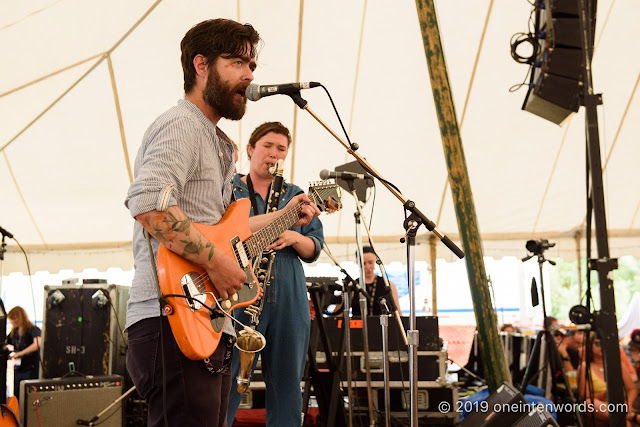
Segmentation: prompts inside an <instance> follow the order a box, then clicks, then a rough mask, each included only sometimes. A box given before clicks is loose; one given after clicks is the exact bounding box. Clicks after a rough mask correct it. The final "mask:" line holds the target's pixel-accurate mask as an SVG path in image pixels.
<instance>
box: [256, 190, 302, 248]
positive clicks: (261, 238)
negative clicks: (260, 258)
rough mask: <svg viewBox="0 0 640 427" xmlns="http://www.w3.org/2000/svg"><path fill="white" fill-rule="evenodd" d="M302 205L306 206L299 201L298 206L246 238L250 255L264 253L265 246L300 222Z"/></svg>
mask: <svg viewBox="0 0 640 427" xmlns="http://www.w3.org/2000/svg"><path fill="white" fill-rule="evenodd" d="M302 206H304V203H303V202H300V203H298V205H297V206H295V207H293V208H292V209H289V210H288V211H286V212H285V213H283V214H282V215H280V216H279V217H278V218H276V219H275V220H274V221H273V222H272V223H270V224H269V225H267V226H264V227H262V228H261V229H260V230H258V231H256V232H255V233H253V235H252V236H251V237H249V238H248V239H247V240H245V242H244V243H245V245H246V246H247V250H248V252H249V257H250V258H253V257H255V256H257V255H259V254H260V253H262V251H263V250H264V248H266V247H267V246H269V244H270V243H271V242H273V241H274V240H276V239H277V238H278V236H279V235H281V234H282V233H284V232H285V231H286V230H287V229H288V228H289V227H291V226H292V225H293V224H295V223H296V222H298V219H299V218H300V212H301V211H302Z"/></svg>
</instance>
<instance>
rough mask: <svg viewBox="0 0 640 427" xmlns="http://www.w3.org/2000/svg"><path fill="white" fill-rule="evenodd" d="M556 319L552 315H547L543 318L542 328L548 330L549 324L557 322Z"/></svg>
mask: <svg viewBox="0 0 640 427" xmlns="http://www.w3.org/2000/svg"><path fill="white" fill-rule="evenodd" d="M557 321H558V319H556V318H555V317H553V316H547V317H545V318H544V329H545V330H549V329H550V328H551V326H552V325H553V323H555V322H557Z"/></svg>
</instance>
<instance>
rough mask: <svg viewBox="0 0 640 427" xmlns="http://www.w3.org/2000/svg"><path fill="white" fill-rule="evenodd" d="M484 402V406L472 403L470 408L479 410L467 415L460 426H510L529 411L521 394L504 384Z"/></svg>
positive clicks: (480, 403) (479, 403) (481, 403)
mask: <svg viewBox="0 0 640 427" xmlns="http://www.w3.org/2000/svg"><path fill="white" fill-rule="evenodd" d="M485 402H486V404H483V403H484V402H473V403H474V405H472V406H473V407H475V408H477V409H479V410H478V411H476V412H472V413H470V414H469V415H467V416H466V417H465V418H464V420H462V422H461V423H460V426H461V427H463V426H472V427H475V426H482V427H490V426H507V425H508V426H512V425H514V424H515V423H516V421H518V420H520V419H521V418H522V417H523V416H524V415H525V414H526V413H527V412H528V410H529V406H528V405H527V401H526V400H524V397H523V396H522V394H521V393H520V392H519V391H518V390H517V389H516V388H515V387H514V386H512V385H511V384H509V383H506V382H505V383H503V384H502V385H501V386H500V387H499V388H498V390H496V392H495V393H493V394H491V395H489V397H487V400H486V401H485ZM463 407H464V405H463ZM505 408H508V409H505ZM518 409H519V410H518Z"/></svg>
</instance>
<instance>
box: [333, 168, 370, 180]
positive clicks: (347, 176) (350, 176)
mask: <svg viewBox="0 0 640 427" xmlns="http://www.w3.org/2000/svg"><path fill="white" fill-rule="evenodd" d="M329 178H335V179H344V180H345V181H348V180H355V179H373V177H372V176H371V175H369V174H367V173H353V172H335V171H334V172H330V171H328V170H326V169H323V170H321V171H320V179H329Z"/></svg>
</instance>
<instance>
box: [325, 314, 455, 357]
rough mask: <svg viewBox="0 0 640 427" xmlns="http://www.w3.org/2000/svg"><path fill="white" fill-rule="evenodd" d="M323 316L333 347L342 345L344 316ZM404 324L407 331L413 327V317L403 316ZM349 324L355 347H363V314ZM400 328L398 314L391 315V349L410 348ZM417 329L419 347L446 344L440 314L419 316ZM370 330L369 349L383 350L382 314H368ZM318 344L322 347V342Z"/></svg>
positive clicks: (434, 349)
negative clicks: (441, 336)
mask: <svg viewBox="0 0 640 427" xmlns="http://www.w3.org/2000/svg"><path fill="white" fill-rule="evenodd" d="M322 320H323V323H324V327H325V331H326V333H327V337H328V338H329V341H330V344H331V347H332V349H336V348H338V345H340V344H341V340H342V339H343V333H342V331H343V326H344V325H343V320H342V317H327V318H323V319H322ZM402 324H403V325H404V328H405V331H406V330H407V329H409V318H408V317H406V316H403V317H402ZM349 325H350V327H351V350H352V351H363V344H362V343H363V340H362V326H363V325H362V319H361V318H359V317H354V318H351V319H350V322H349ZM398 329H399V328H398V323H397V321H396V320H395V318H389V351H394V350H398V349H400V350H406V348H407V347H406V346H405V344H404V341H403V340H402V335H401V334H400V332H399V330H398ZM416 329H417V330H418V331H419V337H418V350H422V351H438V350H440V348H442V342H441V340H440V336H439V331H438V317H437V316H419V317H416ZM367 331H368V332H369V337H368V338H369V350H371V351H382V328H381V326H380V317H378V316H368V317H367ZM318 348H321V346H319V347H318Z"/></svg>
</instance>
